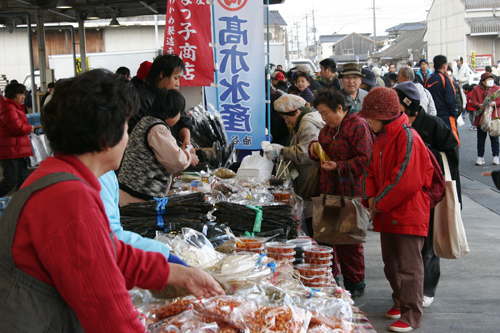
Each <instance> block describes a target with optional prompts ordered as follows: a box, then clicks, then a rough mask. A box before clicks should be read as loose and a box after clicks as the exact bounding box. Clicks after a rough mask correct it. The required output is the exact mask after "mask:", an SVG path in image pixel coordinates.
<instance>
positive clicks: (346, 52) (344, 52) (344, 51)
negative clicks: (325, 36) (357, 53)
mask: <svg viewBox="0 0 500 333" xmlns="http://www.w3.org/2000/svg"><path fill="white" fill-rule="evenodd" d="M342 52H343V54H344V55H351V54H354V49H343V50H342Z"/></svg>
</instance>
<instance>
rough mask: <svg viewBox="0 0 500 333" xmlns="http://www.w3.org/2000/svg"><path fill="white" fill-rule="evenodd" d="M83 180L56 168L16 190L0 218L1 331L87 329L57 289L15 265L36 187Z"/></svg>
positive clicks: (66, 330)
mask: <svg viewBox="0 0 500 333" xmlns="http://www.w3.org/2000/svg"><path fill="white" fill-rule="evenodd" d="M68 180H80V181H82V182H83V180H81V179H80V178H78V177H77V176H75V175H73V174H70V173H65V172H56V173H52V174H49V175H47V176H44V177H42V178H40V179H38V180H36V181H35V182H34V183H33V184H31V185H29V186H27V187H25V188H23V189H21V190H19V191H18V192H17V193H15V194H14V195H13V196H12V198H11V201H10V203H9V205H8V206H7V208H6V209H5V211H4V212H3V214H2V216H1V218H0V318H2V320H1V324H0V332H6V333H7V332H9V333H11V332H16V333H25V332H84V330H83V328H82V326H81V325H80V321H79V320H78V318H77V316H76V314H75V312H74V311H73V310H72V309H71V308H70V307H69V306H68V304H67V303H66V302H65V301H64V299H63V298H62V297H61V295H60V294H59V292H58V291H57V289H56V288H55V287H53V286H50V285H48V284H46V283H44V282H42V281H40V280H38V279H36V278H34V277H33V276H31V275H29V274H27V273H25V272H23V271H21V270H20V269H18V268H16V267H15V264H14V258H13V257H12V245H13V243H14V235H15V232H16V227H17V221H18V219H19V216H20V214H21V211H22V209H23V207H24V204H25V203H26V201H27V200H28V199H29V197H30V196H31V194H32V193H33V192H35V191H38V190H41V189H43V188H45V187H48V186H50V185H53V184H56V183H59V182H63V181H68Z"/></svg>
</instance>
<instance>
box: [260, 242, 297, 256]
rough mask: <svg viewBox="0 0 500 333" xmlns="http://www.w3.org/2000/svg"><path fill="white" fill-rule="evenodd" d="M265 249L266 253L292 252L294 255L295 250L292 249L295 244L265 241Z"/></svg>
mask: <svg viewBox="0 0 500 333" xmlns="http://www.w3.org/2000/svg"><path fill="white" fill-rule="evenodd" d="M266 249H267V252H268V253H283V254H285V253H287V254H291V253H293V254H294V255H295V254H296V252H295V251H294V249H295V245H293V244H283V243H279V242H272V243H267V244H266Z"/></svg>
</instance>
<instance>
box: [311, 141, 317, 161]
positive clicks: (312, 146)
mask: <svg viewBox="0 0 500 333" xmlns="http://www.w3.org/2000/svg"><path fill="white" fill-rule="evenodd" d="M316 145H319V142H316V143H315V144H313V145H310V146H309V154H310V155H311V157H314V158H319V157H318V155H316V152H315V151H314V148H315V147H316Z"/></svg>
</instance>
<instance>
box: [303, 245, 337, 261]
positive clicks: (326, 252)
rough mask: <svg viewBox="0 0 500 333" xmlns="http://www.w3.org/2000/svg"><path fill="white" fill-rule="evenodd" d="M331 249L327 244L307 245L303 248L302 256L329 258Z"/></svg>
mask: <svg viewBox="0 0 500 333" xmlns="http://www.w3.org/2000/svg"><path fill="white" fill-rule="evenodd" d="M332 252H333V249H332V248H331V247H329V246H320V245H315V246H309V247H306V248H304V257H309V258H329V257H330V256H331V255H332Z"/></svg>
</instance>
